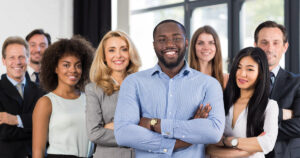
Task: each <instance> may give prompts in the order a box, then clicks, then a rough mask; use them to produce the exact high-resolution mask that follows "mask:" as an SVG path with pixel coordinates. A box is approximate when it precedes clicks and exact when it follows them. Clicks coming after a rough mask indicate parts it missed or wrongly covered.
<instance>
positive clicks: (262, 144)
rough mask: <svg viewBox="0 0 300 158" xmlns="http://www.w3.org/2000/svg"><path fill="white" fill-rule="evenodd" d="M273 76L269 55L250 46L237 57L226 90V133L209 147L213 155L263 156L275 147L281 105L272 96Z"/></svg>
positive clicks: (210, 153)
mask: <svg viewBox="0 0 300 158" xmlns="http://www.w3.org/2000/svg"><path fill="white" fill-rule="evenodd" d="M269 86H270V77H269V69H268V61H267V57H266V55H265V53H264V51H263V50H261V49H260V48H254V47H248V48H245V49H243V50H241V51H240V52H239V54H238V55H237V56H236V57H235V60H234V61H233V64H232V68H231V71H230V76H229V81H228V84H227V87H226V89H225V92H224V105H225V114H226V125H225V131H224V137H223V138H222V139H221V141H220V142H219V143H218V144H214V145H209V146H208V147H207V149H206V151H207V154H208V155H210V156H211V157H251V158H263V157H265V156H264V155H265V154H267V153H269V152H270V151H272V149H273V147H274V145H275V142H276V138H277V133H278V105H277V102H276V101H274V100H270V99H268V96H269V88H270V87H269Z"/></svg>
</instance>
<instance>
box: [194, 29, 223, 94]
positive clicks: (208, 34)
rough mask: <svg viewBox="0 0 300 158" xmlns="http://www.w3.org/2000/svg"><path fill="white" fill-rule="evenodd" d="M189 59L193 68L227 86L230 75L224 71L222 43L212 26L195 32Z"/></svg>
mask: <svg viewBox="0 0 300 158" xmlns="http://www.w3.org/2000/svg"><path fill="white" fill-rule="evenodd" d="M188 61H189V65H190V67H191V68H193V69H196V70H198V71H200V72H202V73H204V74H207V75H210V76H212V77H214V78H216V79H217V80H218V81H219V82H220V84H221V86H222V87H223V89H224V88H225V86H226V84H227V81H228V77H229V76H228V74H224V73H223V67H222V53H221V43H220V40H219V36H218V34H217V32H216V31H215V30H214V29H213V28H212V27H211V26H207V25H206V26H203V27H200V28H198V29H197V30H196V32H195V33H194V34H193V37H192V40H191V45H190V48H189V54H188Z"/></svg>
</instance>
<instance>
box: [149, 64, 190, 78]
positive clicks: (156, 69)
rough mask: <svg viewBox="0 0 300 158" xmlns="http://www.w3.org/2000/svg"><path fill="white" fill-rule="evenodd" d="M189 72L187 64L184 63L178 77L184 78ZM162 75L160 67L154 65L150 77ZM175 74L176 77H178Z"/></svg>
mask: <svg viewBox="0 0 300 158" xmlns="http://www.w3.org/2000/svg"><path fill="white" fill-rule="evenodd" d="M190 72H191V68H190V67H189V66H188V63H187V62H186V61H184V65H183V67H182V69H181V70H180V72H179V73H178V74H179V76H185V75H187V74H189V73H190ZM160 73H163V71H162V70H161V67H160V66H159V65H158V64H156V65H155V66H154V67H153V68H152V70H151V73H150V74H151V76H153V75H155V74H160ZM178 74H177V75H178Z"/></svg>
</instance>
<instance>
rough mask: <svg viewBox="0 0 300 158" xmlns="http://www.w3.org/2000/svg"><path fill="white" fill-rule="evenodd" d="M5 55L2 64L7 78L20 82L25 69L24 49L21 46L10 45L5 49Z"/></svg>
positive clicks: (25, 57)
mask: <svg viewBox="0 0 300 158" xmlns="http://www.w3.org/2000/svg"><path fill="white" fill-rule="evenodd" d="M5 54H6V56H5V58H2V62H3V64H4V65H5V66H6V74H7V76H8V77H10V78H12V79H13V80H15V81H17V82H21V81H22V80H23V79H24V76H25V72H26V68H27V61H28V60H27V56H26V48H25V47H24V46H23V45H21V44H10V45H8V46H7V47H6V49H5Z"/></svg>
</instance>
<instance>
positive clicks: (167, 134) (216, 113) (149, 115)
mask: <svg viewBox="0 0 300 158" xmlns="http://www.w3.org/2000/svg"><path fill="white" fill-rule="evenodd" d="M153 38H154V42H153V45H154V49H155V52H156V55H157V57H158V64H157V65H156V66H155V67H154V68H152V69H148V70H145V71H141V72H137V73H135V74H132V75H130V76H128V77H127V78H126V79H125V80H124V81H123V83H122V86H121V89H120V92H119V99H118V105H117V109H116V113H115V120H114V126H115V137H116V140H117V143H118V144H119V145H121V146H128V147H132V148H134V149H135V151H136V157H137V158H148V157H163V158H182V157H185V158H194V157H197V158H201V157H205V146H204V144H214V143H217V142H219V140H220V139H221V137H222V134H223V130H224V123H225V114H224V105H223V94H222V88H221V86H220V84H219V83H218V81H217V80H215V79H214V78H212V77H210V76H208V75H204V74H202V73H201V72H198V71H196V70H194V69H191V68H190V67H189V66H188V64H187V63H186V62H185V60H184V56H185V50H186V48H187V46H188V40H187V39H186V32H185V28H184V26H183V25H182V24H180V23H179V22H177V21H174V20H165V21H162V22H160V23H159V24H158V25H157V26H156V27H155V29H154V31H153ZM201 104H203V105H206V104H210V106H211V110H210V112H209V115H208V116H207V118H199V117H197V116H195V115H197V114H198V113H196V112H197V111H199V109H200V108H199V107H200V105H201Z"/></svg>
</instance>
